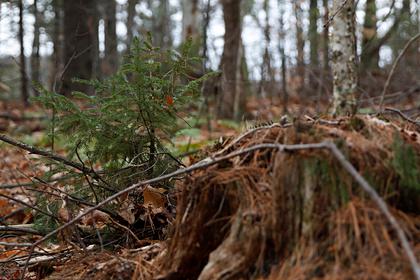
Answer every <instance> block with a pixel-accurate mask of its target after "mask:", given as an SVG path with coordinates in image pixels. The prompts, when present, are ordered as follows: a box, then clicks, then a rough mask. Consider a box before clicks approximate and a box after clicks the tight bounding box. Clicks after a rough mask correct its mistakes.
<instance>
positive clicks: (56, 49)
mask: <svg viewBox="0 0 420 280" xmlns="http://www.w3.org/2000/svg"><path fill="white" fill-rule="evenodd" d="M52 5H53V9H54V31H53V55H52V59H53V61H52V67H51V69H52V71H51V74H50V79H51V81H50V90H51V91H59V90H58V89H59V88H61V85H60V83H61V81H60V75H61V71H62V68H63V44H62V41H63V32H62V31H63V30H62V27H63V24H62V19H63V13H62V11H63V7H62V5H63V3H62V1H61V0H53V3H52Z"/></svg>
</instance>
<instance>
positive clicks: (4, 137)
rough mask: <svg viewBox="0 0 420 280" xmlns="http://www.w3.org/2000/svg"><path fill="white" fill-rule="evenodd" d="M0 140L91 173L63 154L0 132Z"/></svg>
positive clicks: (90, 171)
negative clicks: (40, 147) (36, 146)
mask: <svg viewBox="0 0 420 280" xmlns="http://www.w3.org/2000/svg"><path fill="white" fill-rule="evenodd" d="M0 140H1V141H3V142H6V143H8V144H10V145H13V146H15V147H18V148H21V149H23V150H25V151H28V152H30V153H31V154H36V155H40V156H43V157H46V158H50V159H52V160H55V161H57V162H61V163H63V164H65V165H68V166H71V167H73V168H74V169H77V170H79V171H81V172H83V173H88V174H90V173H92V170H90V169H89V168H86V167H84V166H83V165H81V164H79V163H77V162H73V161H71V160H68V159H66V158H65V157H63V156H60V155H57V154H54V153H52V152H48V151H44V150H41V149H38V148H35V147H34V146H31V145H28V144H25V143H22V142H19V141H16V140H15V139H13V138H10V137H9V136H7V135H4V134H0Z"/></svg>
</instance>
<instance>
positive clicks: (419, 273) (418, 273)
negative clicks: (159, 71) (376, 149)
mask: <svg viewBox="0 0 420 280" xmlns="http://www.w3.org/2000/svg"><path fill="white" fill-rule="evenodd" d="M260 149H277V150H279V151H281V152H283V151H297V150H305V149H328V150H330V151H331V153H332V154H333V155H334V157H335V158H336V159H337V160H338V161H339V163H340V164H341V165H342V167H343V168H344V169H345V170H346V171H347V172H348V173H349V174H350V175H351V176H352V177H353V178H354V179H355V180H356V182H357V183H359V185H360V186H361V187H362V189H363V190H364V191H365V192H366V193H367V194H368V195H369V196H370V197H371V199H372V200H373V201H374V202H375V204H376V205H377V206H378V208H379V210H380V211H381V212H382V213H383V214H384V216H385V217H386V218H387V220H388V221H389V223H390V224H391V226H392V227H393V228H394V230H395V232H396V233H397V236H398V238H399V240H400V242H401V245H402V247H403V249H404V252H405V253H406V255H407V257H408V259H409V262H410V265H411V268H412V270H413V273H414V275H415V277H416V279H417V280H420V266H419V264H418V263H417V259H416V256H415V254H414V252H413V250H412V248H411V246H410V243H409V242H408V239H407V237H406V236H405V233H404V231H403V230H402V229H401V227H400V226H399V224H398V222H397V220H396V219H395V217H394V216H393V215H392V214H391V212H390V211H389V209H388V206H387V204H386V202H385V201H384V200H383V199H382V198H381V197H380V196H379V194H378V193H377V192H376V191H375V189H374V188H373V187H372V186H370V184H369V183H368V182H367V181H366V180H365V179H364V178H363V177H362V176H361V175H360V174H359V173H358V172H357V170H356V168H355V167H354V166H353V165H352V164H351V163H350V162H349V161H348V160H347V159H346V158H345V156H344V154H343V153H342V152H341V151H340V150H339V149H338V148H337V146H336V145H335V144H334V143H332V142H321V143H311V144H296V145H282V144H276V143H267V144H259V145H255V146H252V147H248V148H246V149H243V150H239V151H235V152H232V153H230V154H228V155H225V156H220V157H218V158H206V159H204V160H203V161H200V162H198V163H196V164H194V165H192V166H190V167H187V168H183V169H179V170H176V171H174V172H172V173H169V174H166V175H162V176H160V177H156V178H153V179H149V180H145V181H142V182H139V183H137V184H134V185H131V186H130V187H128V188H126V189H124V190H122V191H120V192H118V193H115V194H113V195H111V196H109V197H108V198H106V199H105V200H103V201H101V202H100V203H98V204H97V205H96V206H93V207H91V208H88V209H87V210H86V211H84V212H83V213H80V214H79V215H77V216H76V217H75V218H73V219H72V220H70V221H69V222H67V223H66V224H64V225H62V226H60V227H58V228H57V229H55V230H53V231H51V232H50V233H48V234H47V235H45V236H44V237H43V238H41V239H40V240H38V241H36V242H35V243H34V244H33V246H32V247H31V250H30V253H29V256H28V258H27V260H26V263H25V267H24V269H23V274H22V275H25V271H26V269H27V267H28V265H29V261H30V259H31V254H32V253H33V252H34V248H35V247H36V246H38V245H40V244H41V243H43V242H44V241H46V240H48V239H49V238H51V237H52V236H54V235H55V234H57V233H58V232H60V231H61V230H63V229H65V228H67V227H69V226H71V225H73V224H75V223H76V222H78V221H79V220H80V219H81V218H83V217H84V216H86V215H87V214H89V213H91V212H93V211H94V210H96V209H98V208H99V207H102V206H104V205H105V204H107V203H109V202H111V201H113V200H114V199H116V198H117V197H119V196H121V195H123V194H126V193H128V192H130V191H132V190H134V189H137V188H139V187H143V189H144V187H145V186H146V185H149V184H154V183H157V182H160V181H163V180H166V179H170V178H172V177H176V176H179V175H181V174H186V173H190V172H193V171H195V170H198V169H202V168H205V167H208V166H211V165H214V164H217V163H219V162H222V161H225V160H228V159H231V158H233V157H237V156H240V155H243V154H247V153H251V152H254V151H257V150H260ZM143 189H142V191H143ZM21 279H22V280H23V279H24V278H23V276H22V278H21Z"/></svg>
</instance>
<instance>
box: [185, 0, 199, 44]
mask: <svg viewBox="0 0 420 280" xmlns="http://www.w3.org/2000/svg"><path fill="white" fill-rule="evenodd" d="M181 5H182V41H183V42H185V41H186V40H187V39H188V38H192V40H193V42H195V43H197V42H198V40H199V38H200V19H199V16H200V9H199V1H198V0H183V1H182V3H181Z"/></svg>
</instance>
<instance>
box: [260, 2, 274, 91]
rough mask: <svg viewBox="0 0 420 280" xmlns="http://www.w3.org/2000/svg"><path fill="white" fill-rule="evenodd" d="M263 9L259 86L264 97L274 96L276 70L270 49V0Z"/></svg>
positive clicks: (264, 3) (264, 4)
mask: <svg viewBox="0 0 420 280" xmlns="http://www.w3.org/2000/svg"><path fill="white" fill-rule="evenodd" d="M263 9H264V12H265V23H264V40H265V47H264V54H263V61H262V64H261V81H260V84H259V88H258V94H260V95H262V96H263V97H267V96H270V97H272V86H273V82H274V77H273V76H274V72H273V69H272V67H271V55H270V50H269V48H270V42H271V37H270V23H269V11H270V3H269V0H264V2H263Z"/></svg>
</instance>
